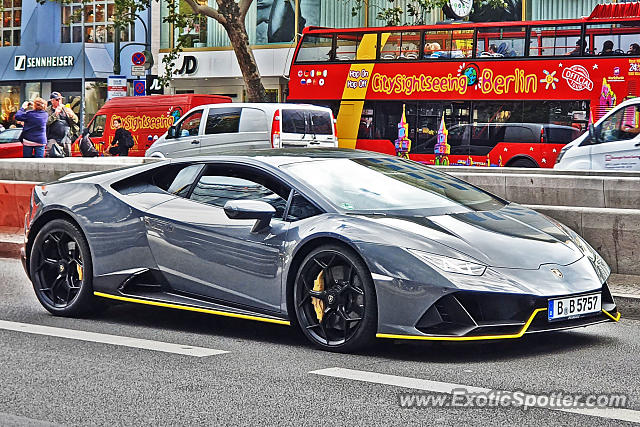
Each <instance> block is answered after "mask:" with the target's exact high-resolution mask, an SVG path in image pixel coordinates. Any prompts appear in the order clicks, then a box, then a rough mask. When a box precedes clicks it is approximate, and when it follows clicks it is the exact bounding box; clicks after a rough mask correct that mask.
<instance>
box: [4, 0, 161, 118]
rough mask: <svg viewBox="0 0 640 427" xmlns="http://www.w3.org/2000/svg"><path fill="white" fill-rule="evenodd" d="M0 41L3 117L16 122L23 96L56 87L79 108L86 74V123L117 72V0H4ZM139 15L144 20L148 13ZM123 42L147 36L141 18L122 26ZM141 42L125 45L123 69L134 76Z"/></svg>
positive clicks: (45, 94) (45, 92) (47, 92)
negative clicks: (66, 0)
mask: <svg viewBox="0 0 640 427" xmlns="http://www.w3.org/2000/svg"><path fill="white" fill-rule="evenodd" d="M2 2H3V9H2V12H1V13H2V18H3V19H2V29H1V31H0V35H1V36H2V39H1V40H2V45H1V47H0V64H3V67H1V68H0V122H2V123H3V124H4V125H5V126H7V125H10V124H12V122H13V115H14V114H15V112H16V111H17V110H18V108H19V107H20V105H21V103H22V102H23V101H24V100H32V99H33V98H35V97H37V96H42V97H44V98H45V99H48V98H49V95H50V94H51V92H53V91H57V92H60V93H62V95H63V96H64V97H65V103H66V104H69V105H70V106H71V107H72V108H73V109H74V111H75V112H76V113H78V114H79V113H80V111H81V94H82V92H83V88H82V77H83V75H84V77H85V87H84V93H85V109H84V112H85V116H84V118H85V123H87V122H88V120H89V119H90V118H91V117H92V116H93V114H95V112H96V111H97V110H98V108H99V107H100V106H101V105H102V104H103V103H104V102H105V100H106V95H107V86H106V83H107V77H108V76H109V75H112V74H113V62H114V61H113V59H114V49H113V38H114V31H113V26H112V25H111V24H112V18H113V15H114V13H115V3H114V0H100V1H85V2H81V1H79V0H78V2H77V3H67V4H64V5H62V4H60V3H57V2H47V3H45V4H39V3H38V2H37V1H36V0H2ZM140 18H141V19H142V20H143V21H144V23H145V25H146V24H147V23H148V22H149V13H146V12H145V13H144V14H143V15H142V16H140ZM121 40H122V41H121V43H122V45H125V44H126V43H128V42H139V43H144V42H145V31H144V26H143V25H142V24H141V23H140V21H139V20H138V21H137V22H136V23H135V24H133V25H131V26H129V27H128V28H125V29H123V31H122V33H121ZM142 49H143V47H142V46H127V47H125V48H123V49H122V53H121V64H122V73H121V75H123V76H127V77H128V78H129V79H132V78H133V76H132V75H131V74H130V72H131V65H132V64H131V55H132V53H133V52H136V51H138V50H142Z"/></svg>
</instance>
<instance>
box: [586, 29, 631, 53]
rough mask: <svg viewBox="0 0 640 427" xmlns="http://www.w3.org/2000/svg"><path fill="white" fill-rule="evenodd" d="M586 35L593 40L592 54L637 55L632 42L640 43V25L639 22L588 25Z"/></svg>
mask: <svg viewBox="0 0 640 427" xmlns="http://www.w3.org/2000/svg"><path fill="white" fill-rule="evenodd" d="M586 35H587V37H588V39H589V40H591V42H592V44H591V49H590V53H591V54H592V55H603V56H616V55H637V53H635V52H633V48H632V46H631V45H632V44H634V43H636V44H640V27H639V26H638V23H637V22H630V23H628V24H624V25H622V24H618V23H610V24H595V25H587V29H586Z"/></svg>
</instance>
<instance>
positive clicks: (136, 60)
mask: <svg viewBox="0 0 640 427" xmlns="http://www.w3.org/2000/svg"><path fill="white" fill-rule="evenodd" d="M146 61H147V57H146V56H144V53H142V52H136V53H134V54H133V55H131V63H132V64H133V65H143V64H144V63H145V62H146Z"/></svg>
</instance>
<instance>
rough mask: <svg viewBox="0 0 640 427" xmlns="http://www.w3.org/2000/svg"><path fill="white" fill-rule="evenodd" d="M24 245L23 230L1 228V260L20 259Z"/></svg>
mask: <svg viewBox="0 0 640 427" xmlns="http://www.w3.org/2000/svg"><path fill="white" fill-rule="evenodd" d="M23 243H24V237H23V231H22V229H21V228H13V227H0V258H19V257H20V247H21V246H22V244H23Z"/></svg>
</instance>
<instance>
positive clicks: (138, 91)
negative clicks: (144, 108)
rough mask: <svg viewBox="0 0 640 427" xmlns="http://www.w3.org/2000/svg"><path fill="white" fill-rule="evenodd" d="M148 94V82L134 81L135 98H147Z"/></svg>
mask: <svg viewBox="0 0 640 427" xmlns="http://www.w3.org/2000/svg"><path fill="white" fill-rule="evenodd" d="M146 94H147V81H146V80H134V81H133V96H145V95H146Z"/></svg>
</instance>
